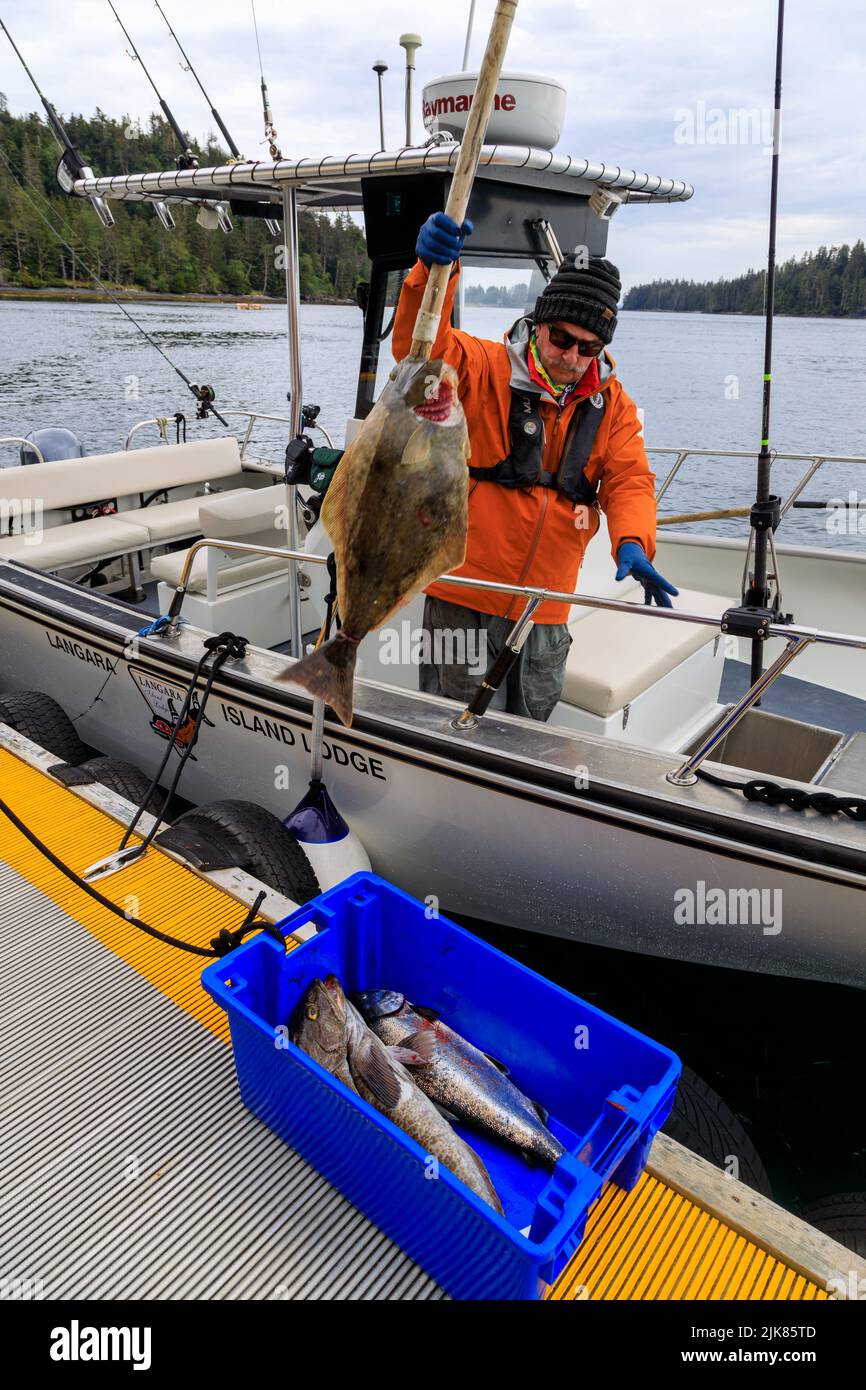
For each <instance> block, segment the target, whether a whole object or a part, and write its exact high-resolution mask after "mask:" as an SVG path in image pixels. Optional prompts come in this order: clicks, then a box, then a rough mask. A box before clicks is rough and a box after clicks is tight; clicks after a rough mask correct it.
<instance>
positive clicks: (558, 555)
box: [393, 261, 656, 623]
mask: <svg viewBox="0 0 866 1390" xmlns="http://www.w3.org/2000/svg"><path fill="white" fill-rule="evenodd" d="M426 282H427V267H426V265H425V264H424V263H423V261H417V262H416V263H415V265H414V266H413V267H412V269H411V270H410V272H409V274H408V275H407V276H406V279H405V281H404V282H403V289H402V291H401V294H400V299H399V303H398V305H397V313H396V317H395V320H394V338H393V351H394V357H395V359H396V360H397V361H398V362H399V361H401V360H402V358H404V357H405V356H406V354H407V353H408V351H409V348H410V346H411V342H412V330H413V328H414V326H415V316H416V314H417V312H418V309H419V307H420V305H421V299H422V296H423V293H424V286H425V284H426ZM456 286H457V274H454V275H452V277H451V280H450V282H449V285H448V291H447V293H446V296H445V304H444V306H443V309H442V318H441V320H440V325H439V333H438V336H437V338H436V342H435V343H434V345H433V352H432V356H433V357H434V358H444V360H445V361H446V362H449V363H450V364H451V366H453V367H454V368H455V370H456V371H457V375H458V376H459V378H460V387H459V395H460V400H461V403H462V405H463V410H464V412H465V415H466V423H467V425H468V428H469V443H470V447H471V450H472V459H471V462H472V465H473V467H482V468H484V467H494V466H495V465H496V464H497V463H499V461H500V460H501V459H503V458H505V457H506V456H507V455H508V454H509V453H510V451H511V441H510V437H509V414H510V410H511V387H512V384H513V385H514V386H515V387H518V388H519V389H520V390H521V391H526V392H532V393H534V394H540V395H541V397H542V399H541V415H542V420H543V423H544V433H545V446H544V457H543V467H544V468H545V469H546V470H547V471H548V472H551V473H554V472H557V471H558V469H559V464H560V459H561V457H562V450H563V446H564V444H565V440H566V437H567V434H568V428H569V425H570V423H571V417H572V415H573V414H574V411H575V409H576V407H577V405H578V403H579V402H580V401H581V400H582V399H584V396H585V395H586V392H584V394H583V395H581V393H580V388H579V386H578V389H577V390H576V391H574V392H572V393H571V395H570V397H569V399H568V401H567V402H566V404H565V405H564V406H562V407H560V406H559V405H557V403H556V402H555V401H554V400H553V399H552V397H549V396H547V394H546V393H542V392H540V389H539V387H538V386H537V385H536V384H535V383H534V382H533V381H532V379H531V378H530V375H529V370H528V368H527V365H526V349H527V346H528V343H529V334H530V331H531V320H530V319H520V320H518V322H517V323H516V324H515V325H514V327H513V328H512V330H511V332H510V334H508V335H507V338H506V341H504V342H501V343H494V342H489V341H487V340H486V339H483V338H473V337H472V336H471V335H470V334H469V333H464V332H461V331H460V330H458V329H455V328H452V326H451V313H452V310H453V307H454V293H455V289H456ZM598 367H599V377H600V387H599V389H600V390H601V391H603V392H605V393H606V397H607V399H606V401H605V412H604V415H603V416H602V419H601V422H600V424H599V427H598V432H597V434H596V437H595V443H594V445H593V448H592V452H591V453H590V457H589V462H588V464H587V467H586V478H587V480H588V481H589V482H590V483H595V484H597V485H598V502H599V505H600V506H601V508H602V510H603V511H604V513H605V514H606V516H607V523H608V529H609V531H610V538H611V547H612V553H613V556H614V558H616V553H617V550H618V549H619V547H620V545H621V544H622V542H623V541H624V540H636V541H638V542H639V543H640V545H642V546H643V548H644V550H645V552H646V554H647V556H648V558H649V559H650V560H652V559H653V557H654V555H655V532H656V508H655V497H654V490H653V483H654V481H655V479H654V475H653V474H652V473H651V472H650V469H649V464H648V463H647V458H646V452H645V450H644V445H643V439H642V435H641V427H640V422H639V420H638V416H637V410H636V407H635V405H634V402H633V401H632V400H631V398H630V397H629V396H627V395H626V393H625V391H624V390H623V388H622V386H621V384H620V382H619V380H618V378H617V377H616V375H615V371H614V367H615V364H614V362H613V360H612V359H611V358H609V357H608V356H607V353H603V354H602V356H601V357H600V358H599V359H598ZM598 527H599V518H598V512H597V509H596V508H595V507H588V508H587V507H582V506H577V507H574V506H573V505H572V504H571V502H569V501H568V499H567V498H566V497H564V496H563V495H562V494H561V493H560V492H558V491H556V490H555V489H554V488H550V487H541V486H537V487H529V488H524V489H520V488H507V487H503V486H501V485H500V484H499V483H488V482H483V481H478V480H476V479H474V478H473V479H471V480H470V484H469V537H468V542H467V547H466V559H465V561H464V563H463V565H462V566H461V568H460V569H458V570H455V571H454V573H455V574H459V575H466V576H468V577H470V578H476V579H490V580H495V581H496V582H498V583H501V584H530V585H534V586H537V587H539V588H544V589H559V590H563V591H567V592H573V590H574V588H575V585H576V583H577V576H578V572H579V570H580V566H581V563H582V561H583V555H584V551H585V550H586V547H587V545H588V544H589V542H590V541H591V539H592V537H593V536H594V535H595V533H596V531H597V530H598ZM427 593H428V594H431V595H433V596H434V597H436V598H440V599H444V600H445V601H446V602H448V603H457V604H460V605H462V606H463V607H466V608H474V609H476V610H477V611H478V612H481V613H491V614H494V615H496V616H498V617H517V616H518V615H519V614H520V612H521V611H522V609H523V600H522V599H520V598H519V597H517V596H513V597H510V596H509V595H507V594H496V593H493V592H491V591H489V590H484V589H476V590H470V589H457V588H455V587H454V586H453V585H450V584H431V585H430V587H429V588H428V589H427ZM570 614H571V610H570V608H569V606H568V605H567V604H562V603H544V604H542V605H541V607H540V608H539V609H538V610H537V613H536V614H535V621H536V622H537V623H538V622H540V623H566V622H568V620H569V617H570Z"/></svg>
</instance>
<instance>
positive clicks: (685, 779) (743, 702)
mask: <svg viewBox="0 0 866 1390" xmlns="http://www.w3.org/2000/svg"><path fill="white" fill-rule="evenodd" d="M209 547H213V548H216V549H217V550H224V551H230V552H234V553H236V554H242V555H273V556H276V557H277V558H278V559H286V560H290V561H294V562H295V563H303V564H312V565H326V564H327V563H328V562H327V559H326V557H325V556H324V555H308V554H307V553H306V551H303V550H287V549H285V548H283V547H280V546H271V545H255V544H253V543H252V542H250V541H227V540H211V539H208V538H205V539H203V540H200V541H194V542H193V544H192V545H191V546H190V548H189V550H188V551H187V555H186V559H185V561H184V565H183V570H182V571H181V576H180V583H179V584H178V585H177V588H176V589H175V591H174V597H173V598H172V601H171V605H170V607H169V611H168V618H169V622H168V624H167V625H166V627H165V628H164V629H163V631H162V633H161V634H158V635H161V636H162V637H175V636H176V635H177V633H178V631H179V625H180V612H181V608H182V606H183V599H184V595H185V593H186V586H187V583H188V582H189V576H190V571H191V570H192V566H193V562H194V561H195V557H196V555H197V554H198V552H199V551H200V550H206V549H208V548H209ZM436 582H437V583H445V584H452V585H454V586H455V588H463V589H485V590H489V591H490V592H491V593H497V594H517V595H520V596H522V597H523V598H525V599H526V604H525V606H524V609H523V612H522V613H521V614H520V616H519V618H518V619H517V622H516V623H515V624H514V627H513V628H512V630H511V633H510V634H509V639H508V640H512V639H513V638H514V635H515V634H516V633H522V632H523V628H524V626H528V623H529V620H530V619H531V616H532V613H533V612H534V610H535V608H537V606H538V604H539V603H540V602H542V603H543V602H553V603H568V604H571V605H572V606H574V607H576V608H600V609H603V610H604V611H605V612H608V613H631V614H633V615H634V616H640V617H644V618H650V619H652V620H653V621H654V622H667V623H696V624H698V626H700V627H710V628H715V629H716V630H717V631H719V632H724V631H726V630H727V628H726V624H725V621H724V618H710V617H707V615H706V614H704V613H684V612H683V611H682V610H681V609H679V608H654V607H648V606H646V605H644V604H634V603H626V602H624V601H623V600H622V599H611V598H595V597H593V596H592V595H588V594H571V593H563V592H561V591H559V590H557V589H536V588H533V587H531V586H530V585H527V584H499V583H496V582H495V581H493V580H490V579H465V578H463V577H462V576H459V575H454V574H443V575H441V576H440V578H439V579H438V580H437V581H436ZM771 637H779V638H781V639H782V640H783V641H784V642H785V644H786V646H785V650H784V652H782V654H781V655H780V656H779V657H777V659H776V660H775V661H774V662H773V663H772V665H770V666H768V667H767V669H766V670H765V671H764V672H763V673H762V675H761V676H760V677H759V678H758V680H756V681H755V682H754V684H753V685H752V686H750V687H749V689H748V690H747V691H746V693H745V695H743V697H742V699H740V700H739V701H738V702H737V704H736V705H734V706H733V708H732V709H730V710H729V711H728V713H727V714H726V715H725V717H724V719H723V720H722V722H721V723H720V724H719V725H718V726H717V727H716V728H715V729H714V730H713V731H712V732H711V733H709V734H707V736H706V737H705V738H704V740H703V741H702V743H701V745H700V747H699V748H698V749H696V751H695V752H694V753H693V754H692V755H691V756H690V757H689V758H688V759H686V761H685V762H684V763H683V764H682V765H681V766H680V767H678V768H676V769H675V770H673V771H671V772H669V773H667V774H666V775H667V779H668V781H669V782H673V783H674V784H675V785H678V786H691V785H693V784H694V783H695V782H696V781H697V769H698V767H700V765H701V763H702V762H703V761H704V759H705V758H707V757H709V755H710V753H711V752H712V751H713V749H714V748H716V747H717V746H718V745H719V743H721V741H722V739H723V738H724V737H725V735H726V734H728V733H730V731H731V730H732V729H733V728H734V726H735V725H736V724H738V723H739V722H740V720H741V719H742V718H743V716H744V715H745V714H747V713H748V711H749V710H750V709H751V708H752V706H753V705H754V704H755V702H756V701H757V700H759V699H760V698H761V696H762V695H763V694H764V692H765V691H766V690H767V689H768V688H769V687H770V686H771V685H772V684H773V682H774V681H775V680H776V679H777V677H778V676H780V675H781V674H782V672H783V671H784V670H785V668H786V667H787V666H790V664H791V662H792V661H793V660H794V659H795V657H797V656H799V654H800V652H802V651H804V650H805V649H806V647H809V646H812V645H813V644H822V643H823V644H824V645H826V646H830V647H849V648H853V649H854V650H857V651H866V637H855V636H851V635H850V634H849V633H845V632H823V631H821V630H820V629H819V628H809V627H800V626H797V625H796V624H793V623H791V624H785V623H769V624H768V626H767V629H766V636H765V640H769V638H771ZM464 714H466V712H465V711H464ZM476 724H477V720H474V721H473V720H471V719H470V718H469V717H468V715H467V717H465V718H462V719H458V720H456V721H454V722H452V728H455V729H467V730H468V729H472V728H474V727H475V725H476Z"/></svg>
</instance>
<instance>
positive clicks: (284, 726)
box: [0, 565, 866, 986]
mask: <svg viewBox="0 0 866 1390" xmlns="http://www.w3.org/2000/svg"><path fill="white" fill-rule="evenodd" d="M0 610H2V612H0V621H2V627H3V632H4V664H3V670H2V672H0V684H2V688H3V689H6V690H9V689H37V690H42V691H45V692H46V693H48V694H51V695H53V696H54V698H55V699H57V700H59V701H60V703H61V704H62V705H63V707H64V708H65V709H66V711H67V713H68V714H70V715H71V716H72V718H73V719H74V720H75V723H76V728H77V729H78V731H79V733H80V735H81V737H82V738H83V739H85V740H86V741H87V742H89V743H91V744H93V745H94V746H95V747H97V748H99V749H100V750H101V751H103V752H106V753H108V754H111V755H117V756H118V757H122V758H124V759H126V760H129V761H133V762H136V763H138V764H139V766H141V767H142V768H144V769H145V770H147V771H148V772H154V771H155V770H156V768H157V766H158V764H159V761H160V759H161V758H162V756H163V754H164V752H165V747H166V737H165V733H166V728H167V727H168V726H170V724H171V721H172V720H173V718H174V715H175V713H176V711H177V709H178V708H179V705H180V701H181V699H182V695H183V690H184V688H185V686H186V684H187V682H188V680H189V677H190V674H191V672H192V669H193V666H194V664H195V661H196V660H197V659H198V657H199V656H200V655H201V651H202V647H201V641H202V638H203V637H204V635H205V634H203V633H197V632H196V631H195V630H193V629H185V630H184V632H183V635H182V636H181V637H180V638H179V639H177V640H175V641H166V640H165V639H154V638H149V639H137V638H136V637H135V632H136V630H137V628H138V627H139V626H140V625H141V622H142V619H141V616H140V614H139V613H138V612H136V611H135V610H134V609H132V608H130V607H129V606H128V605H125V604H122V603H119V602H117V601H116V600H111V599H99V598H96V597H94V596H93V595H92V594H89V593H84V592H83V591H81V590H76V588H75V586H74V585H72V584H67V583H64V581H60V580H56V579H52V578H48V577H46V576H36V575H34V574H33V573H32V572H27V571H24V570H23V569H22V568H20V567H17V566H8V565H7V566H0ZM284 661H285V658H278V657H276V656H275V655H274V654H272V653H267V652H260V651H255V650H251V652H250V653H249V655H248V657H247V658H246V659H245V660H244V661H243V662H240V663H229V664H228V665H227V666H226V667H225V668H224V670H223V672H221V674H220V678H219V680H218V681H217V682H216V683H215V686H214V690H213V693H212V696H211V699H210V701H209V704H208V706H207V718H206V721H205V723H204V725H203V727H202V730H201V734H200V738H199V741H198V743H197V745H196V748H195V752H194V754H193V757H192V758H191V760H190V761H189V763H188V765H187V768H186V770H185V772H184V775H183V780H182V784H181V791H182V793H183V795H184V796H186V797H187V798H188V799H190V800H192V801H195V802H199V803H201V802H206V801H211V800H215V799H222V798H226V797H241V798H244V799H251V800H255V801H258V802H259V803H260V804H262V805H264V806H267V807H268V808H269V809H270V810H272V811H273V812H274V813H275V814H277V815H280V816H285V815H287V814H288V813H289V811H290V810H291V809H292V808H293V807H294V805H295V804H296V803H297V801H298V800H300V798H301V796H302V795H303V794H304V792H305V791H306V789H307V785H308V782H309V763H310V738H311V732H310V731H311V709H310V702H309V699H308V698H307V697H306V696H304V695H303V694H302V693H301V692H300V691H295V690H294V689H293V688H292V687H291V686H290V685H288V684H286V683H283V682H279V681H277V680H275V676H276V674H277V673H278V672H279V671H280V669H281V667H282V665H283V664H284ZM452 713H453V706H451V705H450V703H449V702H446V701H441V700H437V699H431V698H429V697H426V696H422V695H417V694H412V693H408V692H405V691H392V690H388V689H386V688H384V687H381V686H376V685H373V684H369V685H366V686H365V685H364V683H363V682H360V683H359V690H358V713H357V717H356V722H355V725H354V726H353V728H352V729H344V728H343V727H342V726H341V725H339V724H337V723H336V722H332V721H331V720H330V719H329V720H327V721H326V728H325V740H324V770H325V777H326V779H327V783H328V787H329V790H330V792H331V795H332V796H333V798H334V800H335V802H336V804H337V805H338V807H339V808H340V810H341V811H342V813H343V814H344V816H345V817H346V819H347V820H348V821H349V823H350V825H351V826H352V829H353V830H355V831H356V833H357V834H358V835H359V836H360V838H361V840H362V841H363V843H364V846H365V848H366V850H367V852H368V854H369V856H370V860H371V863H372V866H373V869H374V871H375V872H376V873H379V874H381V875H382V876H383V877H385V878H387V879H389V880H391V881H393V882H394V883H396V884H398V885H399V886H400V887H402V888H404V889H405V890H406V891H408V892H410V893H411V894H413V895H414V896H416V897H419V898H421V899H424V900H426V901H427V902H428V906H429V908H430V911H431V913H432V912H435V911H438V910H441V911H442V912H444V913H449V914H455V913H456V914H466V915H469V916H472V917H475V918H479V919H483V920H486V921H490V922H498V923H502V924H503V925H506V926H511V927H518V928H524V929H529V930H532V931H537V932H544V933H549V934H552V935H555V936H558V937H565V938H573V939H575V940H579V941H584V942H590V943H594V944H598V945H604V946H608V947H615V948H618V949H621V950H624V951H630V952H636V953H641V954H649V955H654V956H662V957H671V958H674V959H678V960H685V961H694V962H699V963H702V964H713V965H718V966H722V967H730V968H737V969H746V970H752V971H761V972H765V973H769V974H776V975H788V976H797V977H802V978H814V979H820V980H826V981H833V982H837V983H843V984H848V985H858V986H862V985H863V983H864V954H866V951H864V941H863V933H862V923H863V920H864V908H866V853H864V848H863V843H864V838H866V837H864V835H863V831H862V827H855V826H853V825H851V826H846V825H840V826H838V827H834V838H833V839H832V840H827V839H826V834H827V829H826V827H827V822H824V824H823V834H824V837H825V838H824V839H821V838H820V837H819V834H818V831H816V830H815V829H814V828H812V826H811V822H809V823H808V824H807V825H805V826H804V824H803V822H804V818H803V817H796V816H795V815H794V813H792V812H790V811H785V810H780V809H779V808H769V807H751V806H749V805H748V804H747V803H745V802H743V801H742V799H741V798H739V797H735V796H734V795H733V794H732V793H728V792H724V791H720V790H719V789H714V788H709V787H705V786H700V787H699V788H698V789H676V788H673V787H671V785H670V784H669V783H667V782H666V781H665V779H664V770H665V769H666V768H667V767H669V766H671V761H672V760H671V758H670V757H667V758H665V757H664V756H663V755H656V754H653V753H651V752H649V751H646V752H644V751H643V750H639V749H634V748H628V747H624V746H619V747H615V748H613V747H609V746H606V745H605V742H604V741H602V740H594V739H592V738H590V737H586V736H581V735H574V734H571V733H570V732H569V731H566V730H561V731H560V730H554V729H550V728H549V727H548V726H543V725H528V722H527V721H522V720H515V719H511V718H509V717H508V716H497V717H495V718H489V719H486V720H484V721H483V723H482V725H481V726H480V727H479V729H478V730H477V731H475V732H474V733H473V734H471V735H469V736H465V735H457V734H455V733H454V731H453V730H451V728H450V717H451V715H452ZM174 756H175V755H174V754H173V757H174ZM834 820H836V821H840V820H841V818H839V817H837V818H834Z"/></svg>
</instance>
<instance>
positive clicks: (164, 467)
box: [3, 435, 242, 512]
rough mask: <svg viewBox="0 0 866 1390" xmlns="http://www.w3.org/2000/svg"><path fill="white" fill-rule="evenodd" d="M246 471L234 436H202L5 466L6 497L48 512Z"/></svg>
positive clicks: (4, 491) (201, 481)
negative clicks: (36, 504) (152, 446)
mask: <svg viewBox="0 0 866 1390" xmlns="http://www.w3.org/2000/svg"><path fill="white" fill-rule="evenodd" d="M241 470H242V464H241V458H240V451H239V450H238V442H237V440H236V439H235V437H234V435H226V436H223V437H222V438H221V439H202V440H199V441H198V442H197V443H195V444H166V445H161V446H159V447H158V448H155V449H130V450H128V451H122V452H119V453H116V454H89V455H87V456H86V457H85V458H82V459H56V460H54V461H53V462H51V463H33V464H18V465H16V466H15V467H14V468H4V469H3V496H4V498H6V499H10V500H27V499H32V498H36V499H37V500H38V501H39V503H40V505H41V506H42V508H43V510H44V511H46V512H49V511H56V510H57V509H58V508H65V507H75V506H79V505H82V504H83V503H86V502H93V501H95V500H96V499H97V498H100V497H129V496H134V495H135V494H136V493H139V492H144V493H149V492H158V491H159V489H160V488H173V487H183V486H184V485H189V484H194V483H205V482H208V481H213V480H215V479H218V478H231V477H233V476H234V475H236V474H239V473H240V472H241Z"/></svg>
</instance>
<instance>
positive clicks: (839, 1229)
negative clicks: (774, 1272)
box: [799, 1192, 866, 1296]
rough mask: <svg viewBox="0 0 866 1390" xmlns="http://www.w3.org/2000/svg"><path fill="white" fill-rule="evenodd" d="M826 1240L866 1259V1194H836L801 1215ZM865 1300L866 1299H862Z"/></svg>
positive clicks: (818, 1202)
mask: <svg viewBox="0 0 866 1390" xmlns="http://www.w3.org/2000/svg"><path fill="white" fill-rule="evenodd" d="M799 1216H800V1219H801V1221H808V1223H809V1225H810V1226H815V1227H816V1229H817V1230H819V1231H822V1232H823V1233H824V1235H825V1236H830V1237H831V1238H832V1239H833V1240H838V1242H839V1244H840V1245H844V1246H846V1248H847V1249H848V1250H853V1251H854V1254H855V1255H860V1256H862V1257H863V1258H864V1259H866V1192H836V1193H834V1195H833V1196H832V1197H822V1198H821V1199H820V1201H817V1202H811V1203H810V1204H809V1206H808V1207H806V1208H805V1209H804V1210H803V1211H801V1212H800V1213H799ZM861 1296H862V1295H861Z"/></svg>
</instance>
